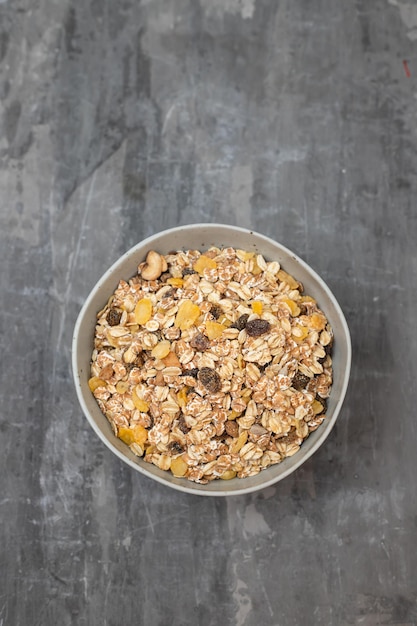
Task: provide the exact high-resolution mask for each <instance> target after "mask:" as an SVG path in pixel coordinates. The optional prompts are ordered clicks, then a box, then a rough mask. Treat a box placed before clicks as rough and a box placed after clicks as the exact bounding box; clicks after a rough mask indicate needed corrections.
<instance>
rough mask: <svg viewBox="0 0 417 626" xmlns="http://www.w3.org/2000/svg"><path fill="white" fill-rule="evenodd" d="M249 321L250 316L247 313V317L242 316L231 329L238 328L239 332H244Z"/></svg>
mask: <svg viewBox="0 0 417 626" xmlns="http://www.w3.org/2000/svg"><path fill="white" fill-rule="evenodd" d="M248 319H249V315H247V313H245V315H241V316H240V317H238V319H237V320H236V322H235V323H234V324H232V326H231V328H237V329H238V330H243V329H244V328H245V327H246V323H247V321H248Z"/></svg>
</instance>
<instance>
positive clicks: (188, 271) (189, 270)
mask: <svg viewBox="0 0 417 626" xmlns="http://www.w3.org/2000/svg"><path fill="white" fill-rule="evenodd" d="M191 274H197V272H196V271H195V270H193V268H192V267H186V268H185V269H183V270H182V275H183V276H189V275H191Z"/></svg>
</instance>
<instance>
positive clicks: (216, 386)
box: [198, 367, 222, 393]
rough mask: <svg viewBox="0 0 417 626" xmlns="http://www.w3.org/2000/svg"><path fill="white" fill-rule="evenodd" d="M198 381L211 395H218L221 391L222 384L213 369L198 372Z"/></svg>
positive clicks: (205, 368)
mask: <svg viewBox="0 0 417 626" xmlns="http://www.w3.org/2000/svg"><path fill="white" fill-rule="evenodd" d="M198 380H199V381H200V382H201V383H202V384H203V385H204V387H205V388H206V389H208V391H210V392H211V393H217V392H218V391H220V389H221V386H222V382H221V380H220V376H219V375H218V373H217V372H216V371H215V370H214V369H212V368H211V367H202V368H201V370H200V371H199V372H198Z"/></svg>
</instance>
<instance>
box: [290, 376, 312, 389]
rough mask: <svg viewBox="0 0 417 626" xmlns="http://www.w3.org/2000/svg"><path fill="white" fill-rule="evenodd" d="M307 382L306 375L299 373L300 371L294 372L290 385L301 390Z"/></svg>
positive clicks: (308, 380) (308, 379)
mask: <svg viewBox="0 0 417 626" xmlns="http://www.w3.org/2000/svg"><path fill="white" fill-rule="evenodd" d="M309 382H310V378H309V377H308V376H305V375H304V374H301V372H296V374H295V376H294V378H293V379H292V386H293V387H294V389H296V390H297V391H301V390H302V389H305V388H306V387H307V385H308V383H309Z"/></svg>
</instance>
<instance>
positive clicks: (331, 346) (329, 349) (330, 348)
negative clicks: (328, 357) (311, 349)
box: [324, 337, 333, 354]
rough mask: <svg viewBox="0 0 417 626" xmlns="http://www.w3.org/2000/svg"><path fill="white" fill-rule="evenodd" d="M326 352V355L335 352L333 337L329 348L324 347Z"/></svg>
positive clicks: (328, 345)
mask: <svg viewBox="0 0 417 626" xmlns="http://www.w3.org/2000/svg"><path fill="white" fill-rule="evenodd" d="M324 350H325V352H326V354H331V353H332V351H333V337H332V338H331V340H330V342H329V343H328V344H327V346H325V347H324Z"/></svg>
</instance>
